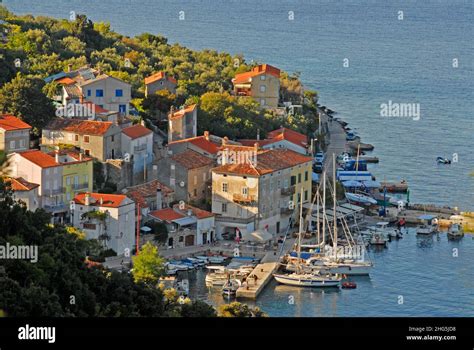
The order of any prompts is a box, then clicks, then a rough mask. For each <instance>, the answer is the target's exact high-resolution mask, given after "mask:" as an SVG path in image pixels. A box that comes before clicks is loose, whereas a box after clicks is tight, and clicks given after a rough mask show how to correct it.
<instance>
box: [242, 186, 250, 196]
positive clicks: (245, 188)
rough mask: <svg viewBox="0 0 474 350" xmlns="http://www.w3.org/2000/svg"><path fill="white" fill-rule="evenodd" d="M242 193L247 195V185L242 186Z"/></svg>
mask: <svg viewBox="0 0 474 350" xmlns="http://www.w3.org/2000/svg"><path fill="white" fill-rule="evenodd" d="M242 194H243V195H244V196H247V195H248V194H249V188H248V187H242Z"/></svg>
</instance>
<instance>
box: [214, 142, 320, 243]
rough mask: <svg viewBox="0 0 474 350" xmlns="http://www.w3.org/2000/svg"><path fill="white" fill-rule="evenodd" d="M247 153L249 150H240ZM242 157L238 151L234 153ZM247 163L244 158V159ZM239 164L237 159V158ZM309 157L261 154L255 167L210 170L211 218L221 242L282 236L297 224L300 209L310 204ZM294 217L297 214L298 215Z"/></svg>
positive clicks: (288, 153) (289, 153)
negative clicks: (237, 237)
mask: <svg viewBox="0 0 474 350" xmlns="http://www.w3.org/2000/svg"><path fill="white" fill-rule="evenodd" d="M241 148H242V152H248V148H249V147H241ZM234 151H235V152H238V147H234ZM242 158H243V157H242ZM235 159H239V157H236V158H235ZM311 164H312V159H311V158H310V157H306V156H303V155H301V154H299V153H296V152H294V151H291V150H288V149H275V150H259V151H258V153H257V155H256V158H255V159H254V160H253V161H252V162H246V163H242V162H239V163H235V162H232V163H226V164H223V165H221V166H219V167H217V168H214V169H213V170H212V212H213V213H214V214H216V219H215V220H216V233H217V236H218V237H219V238H226V237H229V238H230V237H232V236H233V235H235V234H236V232H239V231H240V232H241V233H242V234H244V235H245V234H246V233H251V232H252V231H254V230H265V231H268V232H269V233H271V234H273V235H277V234H280V233H284V232H285V231H286V229H287V227H288V225H289V223H290V219H291V222H293V223H294V222H296V221H297V219H298V215H297V209H296V210H295V208H297V204H298V203H299V201H300V197H301V194H300V192H299V191H301V189H303V198H302V200H303V203H305V202H309V201H311ZM295 213H296V214H295Z"/></svg>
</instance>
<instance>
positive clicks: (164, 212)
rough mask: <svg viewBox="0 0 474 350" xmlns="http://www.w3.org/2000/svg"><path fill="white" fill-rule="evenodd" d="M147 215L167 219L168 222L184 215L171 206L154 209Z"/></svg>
mask: <svg viewBox="0 0 474 350" xmlns="http://www.w3.org/2000/svg"><path fill="white" fill-rule="evenodd" d="M149 215H151V216H153V217H155V218H157V219H160V220H161V221H168V222H170V221H173V220H176V219H182V218H184V217H185V215H183V214H181V213H178V212H177V211H175V210H174V209H172V208H166V209H160V210H155V211H152V212H151V213H150V214H149Z"/></svg>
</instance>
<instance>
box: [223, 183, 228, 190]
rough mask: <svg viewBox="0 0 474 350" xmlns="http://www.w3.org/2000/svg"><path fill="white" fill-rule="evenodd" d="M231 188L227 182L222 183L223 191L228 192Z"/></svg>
mask: <svg viewBox="0 0 474 350" xmlns="http://www.w3.org/2000/svg"><path fill="white" fill-rule="evenodd" d="M228 189H229V185H228V184H227V182H224V183H222V192H227V191H228Z"/></svg>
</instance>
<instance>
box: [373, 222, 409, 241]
mask: <svg viewBox="0 0 474 350" xmlns="http://www.w3.org/2000/svg"><path fill="white" fill-rule="evenodd" d="M388 225H389V223H388V222H386V221H380V222H377V224H375V230H376V231H379V232H382V233H385V234H386V235H387V236H388V237H391V238H402V237H403V234H402V233H401V232H400V230H399V229H397V228H391V227H388Z"/></svg>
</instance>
